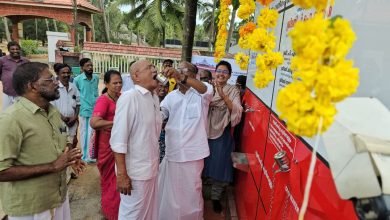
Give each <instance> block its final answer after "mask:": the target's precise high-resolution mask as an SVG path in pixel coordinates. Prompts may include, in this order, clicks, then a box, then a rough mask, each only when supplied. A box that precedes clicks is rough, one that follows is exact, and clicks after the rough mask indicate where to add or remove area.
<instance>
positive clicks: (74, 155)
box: [51, 147, 81, 173]
mask: <svg viewBox="0 0 390 220" xmlns="http://www.w3.org/2000/svg"><path fill="white" fill-rule="evenodd" d="M80 158H81V151H80V149H78V148H74V149H72V150H69V148H68V147H66V148H65V151H64V153H62V154H61V155H60V156H59V157H58V158H57V160H55V161H53V162H52V164H51V165H52V167H53V172H55V173H57V172H60V171H62V170H63V169H65V168H66V167H68V166H70V165H72V164H75V163H76V161H77V160H80Z"/></svg>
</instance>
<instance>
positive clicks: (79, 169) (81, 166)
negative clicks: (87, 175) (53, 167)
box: [71, 160, 87, 175]
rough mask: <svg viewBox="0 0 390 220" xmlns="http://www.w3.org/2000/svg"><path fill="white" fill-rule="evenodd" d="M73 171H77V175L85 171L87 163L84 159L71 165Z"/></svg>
mask: <svg viewBox="0 0 390 220" xmlns="http://www.w3.org/2000/svg"><path fill="white" fill-rule="evenodd" d="M71 167H72V169H73V171H74V172H75V173H76V175H80V174H82V173H83V172H84V170H85V168H86V167H87V163H85V162H84V161H82V160H77V161H76V163H74V164H72V165H71Z"/></svg>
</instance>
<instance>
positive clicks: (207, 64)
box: [191, 56, 247, 85]
mask: <svg viewBox="0 0 390 220" xmlns="http://www.w3.org/2000/svg"><path fill="white" fill-rule="evenodd" d="M223 60H225V61H227V62H229V63H230V65H232V72H233V73H232V76H231V77H230V79H229V81H228V83H229V84H231V85H234V84H236V79H237V76H239V75H244V76H246V74H247V70H242V69H240V67H239V66H238V65H237V64H236V61H235V60H234V59H223ZM191 63H193V64H195V65H196V66H197V67H198V69H199V70H201V69H205V70H209V71H210V72H211V73H213V74H214V72H215V67H216V66H217V64H216V63H215V61H214V57H207V56H192V60H191Z"/></svg>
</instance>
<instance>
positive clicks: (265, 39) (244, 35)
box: [236, 0, 283, 88]
mask: <svg viewBox="0 0 390 220" xmlns="http://www.w3.org/2000/svg"><path fill="white" fill-rule="evenodd" d="M258 2H260V3H261V4H263V5H264V6H266V7H265V8H263V9H262V10H261V11H260V14H259V16H258V17H257V25H258V28H256V29H253V28H252V29H250V28H248V26H249V27H253V26H254V25H253V24H254V23H253V22H248V23H247V24H246V25H244V26H243V27H242V28H240V39H239V40H238V45H239V46H240V47H241V48H242V49H251V50H253V51H257V52H259V54H258V56H257V58H256V67H257V70H256V73H255V77H254V79H253V81H254V84H255V86H256V87H257V88H265V87H267V86H268V84H269V83H270V82H271V81H272V80H274V79H275V76H274V75H273V73H272V69H275V68H276V67H277V66H279V65H281V64H282V63H283V56H282V54H281V53H280V52H273V50H274V48H275V46H276V43H275V36H274V34H273V31H272V30H273V29H274V28H275V26H276V23H277V20H278V16H279V13H278V11H276V10H274V9H270V8H268V7H267V6H268V5H269V4H270V3H271V2H272V0H258ZM240 3H241V6H240V8H239V11H240V10H242V11H245V12H246V11H247V8H248V5H250V4H254V3H253V1H251V0H241V1H240ZM252 13H253V12H252ZM243 14H245V13H243ZM249 16H250V14H249V15H248V14H245V17H249ZM268 29H271V31H268ZM247 30H250V31H247ZM260 52H261V53H260ZM244 56H246V57H245V59H249V56H248V55H243V54H240V55H236V62H237V64H239V65H240V68H241V69H247V67H248V64H247V63H245V62H243V60H245V59H244V58H243V57H244Z"/></svg>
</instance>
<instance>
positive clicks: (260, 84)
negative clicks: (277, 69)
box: [253, 69, 275, 89]
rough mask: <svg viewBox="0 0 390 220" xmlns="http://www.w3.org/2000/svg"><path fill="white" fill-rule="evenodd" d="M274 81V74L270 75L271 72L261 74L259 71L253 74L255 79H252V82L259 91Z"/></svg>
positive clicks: (266, 71)
mask: <svg viewBox="0 0 390 220" xmlns="http://www.w3.org/2000/svg"><path fill="white" fill-rule="evenodd" d="M274 79H275V76H274V74H272V71H271V70H269V69H267V70H265V71H263V72H261V71H260V70H257V71H256V73H255V77H254V78H253V82H254V84H255V86H256V87H257V88H259V89H262V88H265V87H267V86H268V84H269V83H270V82H271V81H272V80H274Z"/></svg>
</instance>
